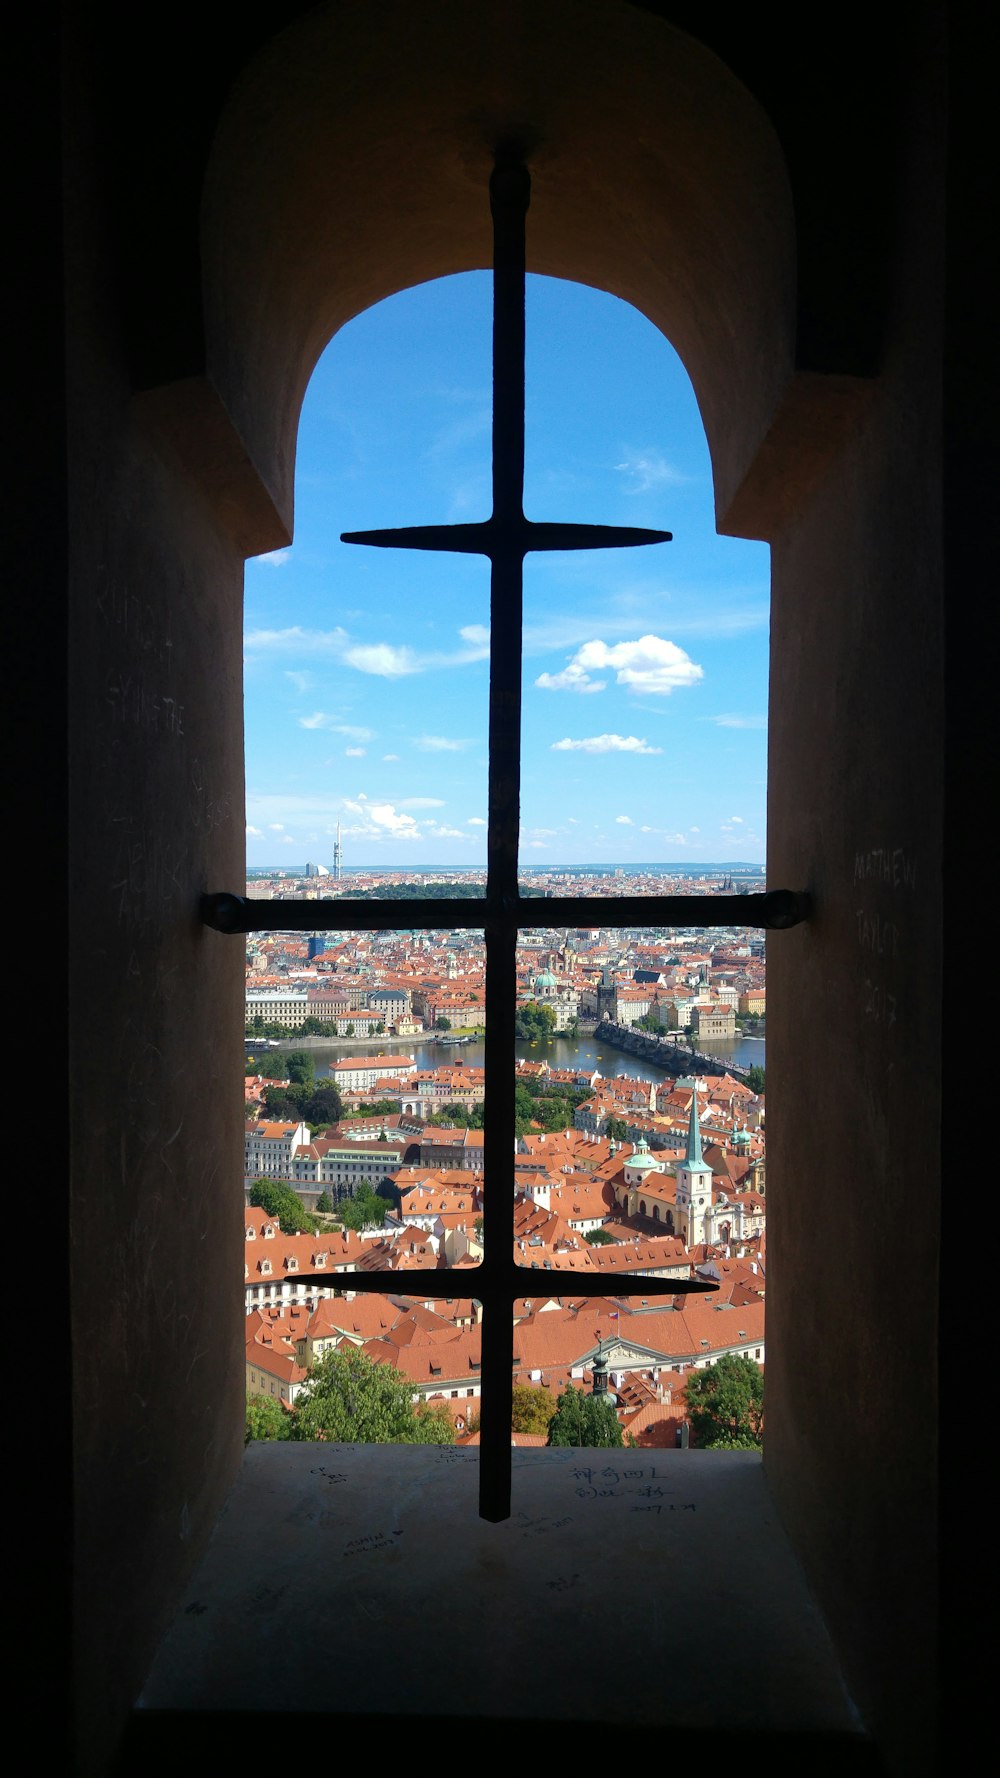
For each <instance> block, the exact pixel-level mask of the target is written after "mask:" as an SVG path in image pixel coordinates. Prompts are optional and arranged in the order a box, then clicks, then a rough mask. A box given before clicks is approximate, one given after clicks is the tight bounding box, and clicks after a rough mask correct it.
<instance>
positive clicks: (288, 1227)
mask: <svg viewBox="0 0 1000 1778" xmlns="http://www.w3.org/2000/svg"><path fill="white" fill-rule="evenodd" d="M250 1202H251V1204H253V1205H254V1207H255V1208H256V1209H258V1210H263V1211H264V1213H265V1215H267V1216H269V1217H271V1219H272V1221H276V1222H277V1224H278V1226H279V1228H280V1229H281V1232H282V1234H283V1235H295V1234H302V1235H314V1234H315V1233H316V1219H315V1217H313V1216H311V1215H310V1213H309V1211H308V1210H303V1208H302V1205H301V1203H300V1202H299V1200H298V1198H297V1197H296V1195H295V1193H294V1192H293V1190H292V1188H291V1186H290V1185H285V1184H284V1183H283V1181H282V1180H280V1179H255V1180H254V1182H253V1184H252V1186H251V1187H250Z"/></svg>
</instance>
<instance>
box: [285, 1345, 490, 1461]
mask: <svg viewBox="0 0 1000 1778" xmlns="http://www.w3.org/2000/svg"><path fill="white" fill-rule="evenodd" d="M411 1393H412V1391H411V1387H410V1384H409V1383H408V1382H407V1381H406V1380H405V1379H404V1378H401V1377H400V1376H399V1374H398V1372H397V1371H395V1370H394V1369H393V1367H392V1365H391V1364H387V1363H385V1364H383V1363H379V1362H378V1361H377V1360H375V1359H372V1358H369V1357H368V1355H367V1353H364V1352H360V1351H357V1350H356V1349H355V1350H347V1351H341V1352H327V1353H326V1355H325V1357H323V1358H321V1359H320V1361H319V1363H318V1364H316V1365H314V1366H313V1368H312V1370H311V1371H310V1373H309V1378H308V1381H307V1383H306V1385H305V1387H304V1388H303V1390H302V1392H301V1394H300V1395H299V1397H298V1399H297V1401H296V1403H295V1413H294V1416H293V1431H292V1435H291V1436H292V1437H293V1438H294V1439H297V1440H303V1439H332V1440H336V1441H354V1442H356V1443H359V1444H373V1445H452V1444H454V1442H455V1428H454V1426H453V1425H452V1422H451V1419H450V1416H449V1415H448V1411H447V1409H446V1408H445V1407H444V1405H443V1404H441V1405H440V1406H431V1405H430V1404H420V1405H419V1406H418V1407H417V1408H416V1410H415V1409H414V1406H413V1403H412V1400H411Z"/></svg>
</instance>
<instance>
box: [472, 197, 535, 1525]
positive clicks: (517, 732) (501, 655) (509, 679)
mask: <svg viewBox="0 0 1000 1778" xmlns="http://www.w3.org/2000/svg"><path fill="white" fill-rule="evenodd" d="M530 190H531V181H530V179H529V176H528V172H527V169H526V168H525V167H523V166H520V165H503V164H500V163H498V164H497V166H496V167H495V168H494V170H493V175H492V177H491V179H490V209H491V211H492V215H493V517H492V527H493V535H492V538H491V546H492V547H491V551H490V559H491V576H490V747H489V758H490V764H489V774H490V795H489V849H488V854H487V856H488V880H487V895H488V898H489V899H490V901H491V902H492V905H493V908H494V910H495V915H494V919H493V920H492V921H491V922H490V925H489V926H488V928H487V933H486V1055H485V1061H486V1083H485V1103H484V1122H485V1130H486V1147H485V1159H486V1164H487V1171H486V1177H487V1179H488V1191H487V1193H486V1194H485V1202H484V1236H485V1252H484V1269H485V1273H486V1281H490V1280H493V1281H495V1282H496V1283H499V1282H500V1279H501V1276H502V1275H503V1273H505V1272H506V1270H507V1268H508V1267H509V1263H510V1252H511V1242H512V1238H513V1205H514V1165H513V1157H514V1073H513V1067H512V1063H513V1057H514V1016H515V1000H516V989H517V973H516V963H515V958H516V949H517V927H516V924H515V922H516V918H517V914H516V907H517V849H518V839H519V828H520V772H521V608H522V591H521V582H522V572H523V566H524V534H523V523H524V508H523V500H524V218H525V214H526V212H527V208H528V199H529V194H530ZM512 1327H513V1304H511V1303H508V1302H505V1300H504V1297H503V1296H502V1295H499V1294H497V1293H496V1292H495V1291H487V1292H486V1294H485V1300H484V1307H483V1354H482V1368H481V1371H480V1378H481V1385H482V1409H481V1415H480V1425H481V1429H482V1430H481V1443H480V1470H479V1511H480V1515H481V1517H482V1518H484V1519H492V1520H494V1521H496V1520H500V1519H506V1518H508V1517H509V1515H510V1480H511V1463H510V1376H511V1333H512Z"/></svg>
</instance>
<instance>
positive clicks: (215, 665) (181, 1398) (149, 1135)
mask: <svg viewBox="0 0 1000 1778" xmlns="http://www.w3.org/2000/svg"><path fill="white" fill-rule="evenodd" d="M80 97H81V92H80V88H79V87H78V88H77V89H76V92H75V93H74V95H73V98H75V99H76V100H79V99H80ZM69 127H70V130H71V132H72V135H71V139H72V140H73V143H74V150H75V152H74V155H73V158H72V165H71V169H70V173H69V177H68V184H67V191H66V197H67V219H66V228H67V268H68V276H69V278H70V281H71V286H72V289H73V292H74V301H73V304H72V307H71V310H70V318H69V331H68V338H67V359H68V394H67V411H68V464H67V467H68V478H69V488H70V506H69V528H70V537H71V545H70V562H69V585H70V599H69V604H70V619H69V635H68V653H69V659H70V663H71V673H70V700H69V752H68V770H69V781H70V804H71V817H70V832H69V853H70V864H69V883H70V909H71V912H70V927H69V945H68V955H69V966H70V1070H71V1072H70V1123H71V1145H72V1146H71V1172H70V1278H71V1286H72V1325H71V1333H72V1351H73V1361H72V1362H73V1395H74V1414H73V1440H74V1469H75V1494H74V1558H73V1569H74V1583H73V1584H74V1594H75V1611H76V1636H75V1659H76V1671H75V1691H76V1707H77V1734H78V1749H79V1753H78V1757H79V1765H78V1766H76V1767H75V1768H74V1769H76V1770H79V1771H82V1772H90V1771H95V1772H96V1771H103V1770H104V1769H105V1766H106V1761H107V1758H108V1754H109V1750H110V1748H111V1747H112V1746H113V1745H114V1742H115V1739H116V1737H117V1735H118V1734H119V1733H120V1731H121V1726H122V1722H123V1720H124V1718H125V1716H126V1714H127V1712H128V1710H129V1709H130V1707H131V1705H132V1703H133V1701H134V1699H135V1697H136V1695H137V1693H138V1690H139V1688H140V1686H141V1684H142V1681H143V1678H144V1676H145V1673H146V1670H147V1668H148V1665H149V1661H150V1659H151V1658H152V1654H153V1651H154V1650H155V1647H156V1643H157V1641H158V1639H159V1636H160V1634H161V1633H162V1631H163V1628H164V1626H165V1624H166V1622H167V1621H168V1618H169V1615H170V1611H171V1609H172V1606H173V1604H174V1603H175V1600H176V1588H177V1586H178V1584H179V1576H183V1574H184V1573H185V1572H187V1570H188V1568H189V1567H190V1565H191V1563H192V1562H194V1561H195V1560H196V1559H197V1557H198V1555H199V1554H200V1551H201V1549H202V1547H203V1545H204V1541H205V1539H206V1537H207V1535H208V1532H209V1530H210V1528H211V1525H212V1523H213V1522H214V1519H215V1517H216V1515H217V1513H218V1511H219V1509H220V1507H221V1504H222V1501H223V1499H224V1496H225V1493H226V1490H227V1488H228V1486H229V1485H230V1483H231V1481H232V1479H233V1476H234V1474H235V1472H236V1468H237V1465H238V1462H239V1458H240V1455H241V1450H242V1432H243V1429H242V1425H241V1420H240V1414H239V1398H240V1396H241V1394H242V1387H243V1372H244V1352H243V1341H242V1337H241V1332H240V1326H239V1322H240V1321H242V1315H236V1314H233V1313H229V1314H227V1313H226V1312H225V1310H224V1308H223V1305H224V1304H226V1303H227V1302H228V1303H230V1304H231V1305H232V1308H233V1310H236V1309H237V1307H238V1302H239V1294H240V1261H239V1253H240V1250H241V1249H242V1246H243V1231H242V1225H243V1193H242V1185H241V1180H242V1168H241V1159H242V1138H243V1130H242V1125H243V1112H242V1106H241V1104H240V1094H239V1091H238V1090H236V1091H234V1087H236V1086H237V1084H238V1081H239V1076H240V1073H241V1071H242V1031H241V1016H242V997H243V959H242V947H241V946H240V945H239V944H228V945H227V944H226V943H225V941H223V940H221V939H220V938H219V936H218V935H217V934H212V933H209V932H208V931H207V930H206V929H205V928H204V927H203V926H202V925H201V923H200V920H199V918H198V899H199V895H200V894H201V893H202V892H203V891H204V890H207V889H211V888H214V887H216V886H217V885H218V884H220V883H232V882H235V883H236V884H237V885H239V883H240V881H241V876H242V871H243V832H242V830H243V760H242V677H241V648H240V639H241V591H242V559H241V557H240V555H239V553H238V551H237V550H236V549H235V548H234V546H233V544H232V542H231V541H230V540H229V539H228V538H227V537H226V536H225V535H224V533H223V531H222V530H221V529H220V527H219V525H218V523H217V522H216V519H215V517H214V516H213V513H212V512H211V511H210V510H209V508H208V506H207V505H206V503H205V501H204V500H203V499H202V498H201V497H200V496H199V494H198V491H197V489H196V488H195V487H194V486H193V484H192V483H191V481H190V480H189V479H187V478H186V477H184V476H182V475H181V474H180V473H179V472H178V471H177V469H176V468H175V467H173V466H172V465H170V464H169V463H167V462H165V461H164V459H163V457H162V455H158V454H157V453H156V452H154V450H153V449H152V447H151V444H150V440H149V437H148V435H147V433H146V431H145V429H144V426H143V423H142V422H141V420H140V418H139V416H138V415H137V413H136V409H135V406H134V403H133V400H132V389H131V386H130V381H129V377H128V375H127V367H126V364H125V361H124V351H123V342H122V335H121V328H120V310H119V294H120V293H119V289H118V287H117V285H116V282H115V274H114V266H113V263H112V262H110V260H109V258H108V256H107V253H106V246H107V237H108V222H109V219H108V210H107V186H106V185H102V182H101V178H100V172H101V169H100V166H99V156H100V148H99V145H98V144H97V143H95V141H94V140H93V138H92V136H91V135H90V132H89V130H88V128H87V119H86V118H85V117H79V116H76V115H75V114H74V112H73V109H72V101H71V112H70V119H69Z"/></svg>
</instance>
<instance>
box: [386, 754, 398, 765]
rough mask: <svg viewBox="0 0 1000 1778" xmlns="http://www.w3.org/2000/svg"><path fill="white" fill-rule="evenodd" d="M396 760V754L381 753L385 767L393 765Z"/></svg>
mask: <svg viewBox="0 0 1000 1778" xmlns="http://www.w3.org/2000/svg"><path fill="white" fill-rule="evenodd" d="M398 758H399V754H398V753H383V755H382V759H383V761H384V763H385V764H386V765H393V764H395V762H396V760H398Z"/></svg>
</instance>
